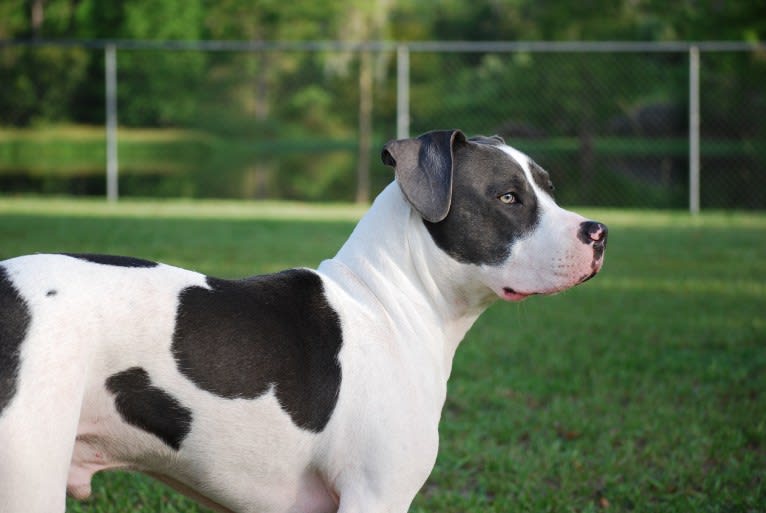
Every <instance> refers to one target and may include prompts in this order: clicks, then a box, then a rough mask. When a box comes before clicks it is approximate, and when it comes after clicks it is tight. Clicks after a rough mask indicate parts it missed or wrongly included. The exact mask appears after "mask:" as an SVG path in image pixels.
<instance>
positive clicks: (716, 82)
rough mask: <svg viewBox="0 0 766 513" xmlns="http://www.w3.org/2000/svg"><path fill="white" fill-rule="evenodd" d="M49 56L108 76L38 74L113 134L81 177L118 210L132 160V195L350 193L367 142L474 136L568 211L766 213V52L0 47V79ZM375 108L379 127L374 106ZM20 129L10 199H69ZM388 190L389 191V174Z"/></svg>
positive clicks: (8, 135)
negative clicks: (529, 170) (531, 161)
mask: <svg viewBox="0 0 766 513" xmlns="http://www.w3.org/2000/svg"><path fill="white" fill-rule="evenodd" d="M51 48H54V49H56V50H57V51H59V52H60V58H61V59H63V60H64V61H66V60H67V59H69V60H70V61H71V62H73V63H80V64H77V66H80V68H82V70H85V67H84V66H85V64H82V63H83V62H86V63H89V64H88V66H90V68H93V67H99V66H102V67H103V75H101V76H100V78H99V79H98V80H101V81H102V84H103V86H102V88H101V89H102V92H101V93H98V92H97V90H98V84H97V83H95V82H96V80H95V79H94V78H93V74H92V73H93V72H92V69H91V71H90V73H91V75H90V82H93V83H87V82H88V80H86V79H81V80H80V82H78V83H75V82H77V81H76V80H75V79H72V80H69V81H68V80H60V77H55V76H51V74H46V73H42V72H40V73H39V75H37V76H36V75H35V74H34V73H33V74H32V75H30V76H31V77H32V78H31V79H30V76H25V77H24V79H25V80H26V81H27V82H30V81H31V82H32V85H30V86H28V87H27V89H28V90H32V91H34V94H36V95H37V96H38V97H39V98H38V99H39V100H41V102H40V103H44V102H43V100H45V99H46V98H47V97H48V96H52V97H57V96H56V95H58V96H62V97H63V96H65V94H64V93H65V92H66V93H69V96H68V99H69V100H70V101H73V102H77V104H76V106H72V108H69V109H68V111H67V114H66V115H63V116H62V120H65V121H66V120H70V121H71V120H72V119H74V121H76V122H82V121H83V120H84V121H85V122H90V123H95V122H98V121H97V120H99V119H100V120H101V122H103V123H105V125H106V136H105V141H104V147H105V149H104V150H103V151H104V153H105V158H104V159H103V160H102V161H101V162H102V168H101V169H102V171H101V174H102V176H103V170H104V168H105V169H106V176H107V179H106V183H105V184H104V182H103V178H102V182H101V183H102V184H103V185H102V186H101V187H99V186H97V185H94V183H95V182H94V180H95V175H96V173H95V172H94V167H96V166H95V165H94V164H93V163H92V162H86V160H81V161H78V160H77V158H74V157H73V158H71V162H69V161H66V162H64V165H63V167H64V168H65V169H66V170H67V171H66V173H64V175H65V176H64V177H63V178H66V179H69V180H70V181H74V182H75V183H78V184H80V185H79V186H77V187H79V189H78V188H77V187H75V188H74V189H71V188H70V189H68V190H74V191H75V192H77V191H78V190H80V191H82V192H85V193H93V192H99V191H100V190H102V189H103V192H104V193H106V194H107V196H108V197H109V198H110V199H113V200H115V199H116V198H117V196H118V188H117V184H118V178H117V169H118V165H117V162H118V161H117V151H118V148H119V149H120V169H121V177H120V179H119V182H120V184H121V185H122V191H123V193H127V194H161V195H176V194H183V195H196V196H205V195H213V196H227V195H235V196H246V197H262V196H271V197H274V196H277V197H297V198H304V199H324V198H331V199H352V198H353V197H354V196H355V194H356V197H359V190H358V189H357V190H355V184H356V183H357V181H361V180H362V178H360V177H361V176H362V175H363V174H364V173H365V172H366V170H365V169H359V168H360V166H358V165H357V162H364V161H366V160H367V159H364V158H361V156H364V155H369V153H371V152H377V148H373V149H372V150H367V149H366V148H360V147H359V144H358V141H359V140H365V138H364V137H360V134H362V133H364V132H370V134H369V135H371V136H372V139H373V140H374V141H375V143H376V144H373V146H376V145H379V144H380V143H382V142H383V141H385V140H386V139H388V138H391V137H399V138H401V137H406V136H408V135H409V134H410V133H413V134H414V133H420V132H423V131H426V130H430V129H433V128H448V127H461V128H464V129H465V130H466V131H467V132H468V133H499V134H500V135H503V136H504V137H505V138H506V139H507V140H508V142H509V143H511V144H512V145H514V146H516V147H518V148H519V149H521V150H523V151H525V152H526V153H528V154H530V155H531V156H532V157H533V158H535V159H536V160H538V161H539V162H540V163H541V164H542V165H543V166H544V167H546V168H548V169H549V170H550V171H551V174H552V175H553V177H554V180H555V181H556V182H557V183H558V185H559V187H558V188H559V190H560V191H561V193H560V196H561V198H560V200H561V201H563V202H564V203H569V204H572V203H577V204H592V205H630V206H645V207H672V208H679V207H684V206H685V207H686V208H688V209H689V210H690V211H691V212H693V213H695V212H697V211H699V209H700V208H729V207H734V208H760V209H762V208H766V193H764V191H766V143H764V141H766V90H764V88H763V86H762V84H763V82H764V80H766V58H764V55H765V54H766V45H761V44H750V43H744V42H670V43H648V42H521V41H518V42H460V41H457V42H407V43H403V42H387V41H386V42H379V41H378V42H364V43H354V42H343V41H319V42H289V41H136V40H108V41H106V40H96V41H82V40H68V41H59V40H34V41H0V79H3V81H4V82H6V83H7V84H14V83H16V82H19V80H16V82H14V79H16V78H18V77H19V76H20V72H19V73H16V71H15V70H20V69H22V67H21V66H17V67H14V65H15V64H17V63H19V62H24V59H27V60H32V61H34V60H35V59H38V60H40V61H44V60H45V59H46V58H47V59H50V56H48V57H46V56H45V55H44V52H46V50H48V49H51ZM100 53H103V55H102V57H101V58H100V59H98V57H97V55H98V54H100ZM362 55H366V56H368V60H367V61H365V60H364V59H362V58H361V56H362ZM45 62H49V61H45ZM99 62H100V63H99ZM362 62H370V63H372V64H371V66H372V68H371V69H372V71H370V70H369V69H367V68H365V65H362V64H360V63H362ZM80 68H76V69H80ZM365 70H366V71H365ZM86 71H87V70H85V71H82V73H83V75H84V76H85V75H87V73H86ZM61 72H62V73H64V74H65V75H64V76H65V77H66V76H67V75H66V74H68V76H72V75H73V74H74V73H75V66H72V67H70V68H69V69H62V70H61ZM15 73H16V74H15ZM365 73H367V74H368V75H369V73H373V74H374V80H373V79H370V77H369V76H368V77H367V82H365V81H364V80H363V79H362V77H363V76H364V75H365ZM57 80H58V81H57ZM70 82H71V84H70V86H69V87H70V89H71V90H70V89H67V91H64V92H62V91H60V89H63V87H64V86H63V85H62V83H67V84H69V83H70ZM83 82H86V83H83ZM366 83H370V84H373V85H372V86H370V85H365V84H366ZM4 89H5V91H4V92H3V95H6V101H2V98H0V127H2V126H6V127H7V126H14V125H15V126H19V125H22V126H23V125H29V124H30V123H29V120H28V119H26V117H24V116H27V113H23V114H24V115H22V114H19V111H17V110H14V109H15V107H12V105H13V95H21V94H22V93H23V92H24V91H25V90H24V89H23V88H21V86H17V87H15V88H14V87H7V88H4ZM72 91H74V93H72ZM371 99H372V100H374V104H373V107H372V112H371V121H363V120H362V117H359V116H357V112H358V111H359V106H360V105H363V103H362V102H363V101H365V100H367V101H369V100H371ZM30 109H32V110H33V107H30ZM78 109H82V110H78ZM99 113H100V114H99ZM118 117H119V120H120V128H119V130H118V128H117V120H118ZM365 123H367V124H368V125H369V126H367V127H365V126H363V125H365ZM32 125H34V123H32ZM147 126H148V127H154V128H153V130H154V131H153V132H151V133H148V132H146V131H143V132H140V131H139V130H138V129H139V128H141V127H147ZM30 130H32V129H30V128H25V129H24V131H25V133H26V132H28V131H30ZM139 133H141V134H143V137H144V138H145V140H144V141H143V142H140V141H139V139H140V137H139V135H138V134H139ZM13 134H14V131H12V130H11V131H8V130H5V131H3V132H0V192H2V189H3V188H9V187H11V186H14V187H16V186H18V184H19V183H21V184H22V188H23V186H26V187H28V188H35V187H41V188H42V190H53V191H57V190H59V188H61V187H64V188H66V186H64V185H61V184H59V183H58V182H57V176H58V175H57V171H56V170H55V169H52V168H51V167H50V166H48V165H47V164H44V163H41V162H39V161H37V160H35V159H34V158H32V159H28V160H29V162H32V163H31V164H30V163H29V162H28V161H25V160H24V158H21V157H18V156H19V155H24V154H25V152H29V153H34V151H35V150H34V147H32V146H29V145H30V144H31V143H28V142H24V141H23V140H22V139H24V138H23V137H20V138H15V137H14V135H13ZM147 134H149V135H147ZM368 138H369V137H368ZM26 139H29V137H27V138H26ZM26 139H24V140H26ZM41 144H42V143H41ZM25 145H27V146H25ZM52 147H53V148H54V149H55V145H53V146H52ZM46 151H48V150H46ZM50 151H54V150H50ZM56 151H64V150H61V149H59V150H56ZM75 152H76V151H75ZM54 153H55V151H54ZM53 160H54V161H55V160H57V159H56V158H53ZM59 160H60V159H59ZM78 166H79V167H80V169H78ZM361 167H366V166H361ZM372 178H373V179H372V188H373V191H374V190H375V189H376V188H379V187H381V186H382V184H383V183H384V182H386V181H388V179H389V178H390V176H389V175H387V174H384V173H373V177H372ZM14 184H15V185H14ZM57 184H58V185H57Z"/></svg>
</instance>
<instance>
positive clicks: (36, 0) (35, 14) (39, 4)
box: [29, 0, 45, 39]
mask: <svg viewBox="0 0 766 513" xmlns="http://www.w3.org/2000/svg"><path fill="white" fill-rule="evenodd" d="M44 7H45V0H32V5H30V12H29V18H30V22H31V23H30V25H31V26H32V37H34V38H35V39H37V38H39V37H40V36H41V33H40V32H41V31H42V28H43V21H44V20H45V9H44Z"/></svg>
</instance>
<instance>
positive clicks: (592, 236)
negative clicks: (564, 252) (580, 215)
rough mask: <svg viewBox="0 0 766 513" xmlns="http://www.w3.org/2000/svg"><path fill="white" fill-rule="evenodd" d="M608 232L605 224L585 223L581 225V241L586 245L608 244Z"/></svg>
mask: <svg viewBox="0 0 766 513" xmlns="http://www.w3.org/2000/svg"><path fill="white" fill-rule="evenodd" d="M608 231H609V230H607V228H606V225H605V224H601V223H597V222H596V221H585V222H584V223H581V224H580V233H579V236H580V240H581V241H583V242H584V243H586V244H590V243H591V242H601V243H602V244H603V243H605V242H606V235H607V233H608Z"/></svg>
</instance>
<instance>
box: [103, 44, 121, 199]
mask: <svg viewBox="0 0 766 513" xmlns="http://www.w3.org/2000/svg"><path fill="white" fill-rule="evenodd" d="M104 60H105V74H106V198H107V200H108V201H110V202H114V201H117V198H118V196H119V191H118V167H117V50H116V48H115V46H114V44H108V45H106V48H105V49H104Z"/></svg>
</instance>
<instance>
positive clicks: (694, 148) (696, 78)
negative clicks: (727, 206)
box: [689, 45, 700, 215]
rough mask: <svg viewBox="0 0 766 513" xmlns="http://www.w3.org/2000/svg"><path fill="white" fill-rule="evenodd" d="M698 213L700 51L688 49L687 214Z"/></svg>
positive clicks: (693, 47)
mask: <svg viewBox="0 0 766 513" xmlns="http://www.w3.org/2000/svg"><path fill="white" fill-rule="evenodd" d="M699 211H700V49H699V47H698V46H695V45H693V46H691V47H690V48H689V213H691V214H692V215H697V214H699Z"/></svg>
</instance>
